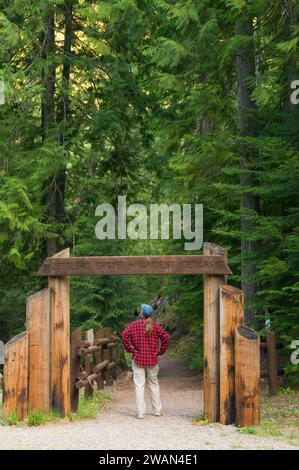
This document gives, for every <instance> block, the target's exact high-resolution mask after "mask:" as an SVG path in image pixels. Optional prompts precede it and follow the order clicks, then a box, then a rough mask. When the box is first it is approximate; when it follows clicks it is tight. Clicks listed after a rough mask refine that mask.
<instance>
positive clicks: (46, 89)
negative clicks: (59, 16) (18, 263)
mask: <svg viewBox="0 0 299 470" xmlns="http://www.w3.org/2000/svg"><path fill="white" fill-rule="evenodd" d="M44 27H45V30H44V35H43V38H42V58H43V59H44V62H45V66H44V69H43V71H42V85H43V90H42V139H43V142H44V143H46V142H49V141H50V140H51V139H54V138H55V80H56V68H55V64H54V54H55V15H54V7H53V6H48V7H47V9H46V12H45V17H44ZM45 192H46V194H45V201H44V202H45V204H46V214H47V216H48V218H49V219H51V221H52V222H53V220H55V215H56V212H55V192H56V181H55V175H53V176H52V178H50V179H49V180H48V181H47V183H46V185H45ZM46 250H47V256H52V255H53V254H54V253H56V252H57V251H58V249H57V242H56V239H54V238H50V239H47V241H46Z"/></svg>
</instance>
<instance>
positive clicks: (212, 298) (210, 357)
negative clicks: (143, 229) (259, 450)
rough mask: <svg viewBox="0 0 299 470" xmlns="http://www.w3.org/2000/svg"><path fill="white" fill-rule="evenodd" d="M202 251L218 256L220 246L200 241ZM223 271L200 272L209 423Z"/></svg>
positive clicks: (214, 401) (214, 408)
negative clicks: (201, 273)
mask: <svg viewBox="0 0 299 470" xmlns="http://www.w3.org/2000/svg"><path fill="white" fill-rule="evenodd" d="M203 252H204V255H218V256H222V257H223V258H224V260H225V262H226V251H225V249H224V248H222V247H220V246H218V245H214V244H212V243H204V247H203ZM225 282H226V278H225V276H223V275H213V274H209V275H204V284H203V285H204V417H205V419H208V420H209V421H210V423H215V422H217V421H219V418H220V407H219V399H220V397H219V395H220V387H219V376H220V373H219V288H220V285H221V284H225Z"/></svg>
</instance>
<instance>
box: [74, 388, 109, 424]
mask: <svg viewBox="0 0 299 470" xmlns="http://www.w3.org/2000/svg"><path fill="white" fill-rule="evenodd" d="M98 395H99V396H100V400H101V401H100V402H99V400H98V398H97V397H96V396H95V395H93V396H92V397H91V398H83V396H82V395H81V397H80V400H79V407H78V411H76V412H72V413H71V414H70V417H69V419H70V421H80V420H83V419H94V418H96V417H97V415H98V414H99V412H100V410H101V408H102V407H103V404H105V403H109V402H110V401H111V397H110V395H109V394H107V392H99V393H98Z"/></svg>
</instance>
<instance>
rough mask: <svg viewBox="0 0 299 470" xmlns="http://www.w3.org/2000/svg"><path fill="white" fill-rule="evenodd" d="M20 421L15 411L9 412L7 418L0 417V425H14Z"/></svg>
mask: <svg viewBox="0 0 299 470" xmlns="http://www.w3.org/2000/svg"><path fill="white" fill-rule="evenodd" d="M20 423H21V421H20V420H19V415H18V413H17V412H16V411H13V412H12V413H10V415H9V417H8V418H7V419H3V418H1V419H0V424H1V425H2V426H15V425H18V424H20Z"/></svg>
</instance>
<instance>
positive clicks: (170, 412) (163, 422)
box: [0, 357, 295, 450]
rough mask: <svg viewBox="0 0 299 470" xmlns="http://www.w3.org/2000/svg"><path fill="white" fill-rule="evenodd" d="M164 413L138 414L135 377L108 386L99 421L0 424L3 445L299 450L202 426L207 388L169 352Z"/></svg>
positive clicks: (163, 370) (164, 364)
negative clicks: (107, 401) (106, 402)
mask: <svg viewBox="0 0 299 470" xmlns="http://www.w3.org/2000/svg"><path fill="white" fill-rule="evenodd" d="M160 384H161V395H162V400H163V404H164V416H163V417H159V418H157V417H155V416H153V415H152V414H151V412H152V411H151V406H150V402H149V400H148V396H147V404H148V409H147V412H148V414H147V415H146V416H145V419H144V420H137V419H136V418H135V408H134V387H133V383H132V381H131V380H129V381H127V383H118V384H116V385H114V386H113V387H111V389H110V390H109V391H110V393H111V394H112V396H113V402H112V403H111V404H109V405H108V406H107V410H106V411H103V413H102V414H101V415H99V417H98V418H97V419H96V420H88V421H77V422H74V423H70V422H61V423H59V424H47V425H44V426H40V427H28V426H20V427H15V426H12V427H8V426H0V449H2V450H3V449H99V450H100V449H103V450H112V449H113V450H114V449H121V450H124V449H127V450H131V449H132V450H134V449H141V450H150V449H153V450H155V449H161V450H162V449H163V450H166V449H184V450H192V449H194V450H200V449H295V447H294V446H292V445H290V444H289V443H287V442H285V441H284V440H282V439H280V438H261V437H257V436H254V435H244V434H243V435H242V434H239V432H238V431H237V429H236V428H235V427H233V426H221V425H219V424H213V425H212V424H210V425H205V426H198V425H195V424H193V423H192V419H193V418H194V417H195V416H198V415H199V414H200V412H201V409H202V399H203V396H202V387H201V384H200V380H199V378H198V377H191V376H190V375H189V374H188V373H186V371H184V370H183V369H182V368H181V366H180V365H179V364H178V363H177V362H176V361H175V360H174V359H171V358H169V357H163V358H161V359H160Z"/></svg>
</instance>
